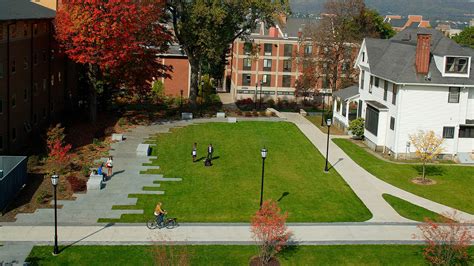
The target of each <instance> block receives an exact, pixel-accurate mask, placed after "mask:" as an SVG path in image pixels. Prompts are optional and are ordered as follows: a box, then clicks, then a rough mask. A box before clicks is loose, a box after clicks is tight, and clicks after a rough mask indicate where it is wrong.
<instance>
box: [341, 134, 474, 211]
mask: <svg viewBox="0 0 474 266" xmlns="http://www.w3.org/2000/svg"><path fill="white" fill-rule="evenodd" d="M334 142H335V143H336V144H337V145H338V146H339V147H340V148H341V149H343V150H344V152H346V153H347V154H348V155H349V156H350V157H351V158H352V159H353V160H354V161H355V162H356V163H358V164H359V165H360V166H362V167H363V168H364V169H365V170H367V171H369V172H370V173H371V174H373V175H375V176H376V177H378V178H380V179H382V180H384V181H386V182H388V183H390V184H392V185H394V186H397V187H399V188H401V189H404V190H406V191H409V192H412V193H414V194H416V195H419V196H421V197H424V198H427V199H430V200H433V201H436V202H438V203H441V204H444V205H447V206H450V207H453V208H456V209H459V210H462V211H465V212H468V213H471V214H474V200H473V197H474V167H469V166H458V165H429V166H427V169H426V170H427V177H428V178H430V179H433V180H435V181H436V182H437V184H435V185H429V186H424V185H417V184H414V183H412V182H411V180H412V179H413V178H415V177H417V176H421V172H422V168H421V165H415V164H396V163H390V162H386V161H383V160H381V159H379V158H377V157H375V156H374V155H372V154H370V153H369V152H367V151H365V150H364V149H363V148H361V147H359V146H357V145H356V144H355V143H353V142H351V141H350V140H346V139H335V140H334Z"/></svg>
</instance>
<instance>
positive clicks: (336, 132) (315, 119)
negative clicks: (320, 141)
mask: <svg viewBox="0 0 474 266" xmlns="http://www.w3.org/2000/svg"><path fill="white" fill-rule="evenodd" d="M306 119H308V120H309V121H310V122H311V123H313V124H314V125H315V126H317V127H318V128H319V130H321V131H322V132H323V133H328V127H327V126H326V123H324V126H321V115H315V116H306ZM331 135H346V133H344V130H342V129H340V128H339V127H337V126H331Z"/></svg>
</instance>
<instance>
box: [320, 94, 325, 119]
mask: <svg viewBox="0 0 474 266" xmlns="http://www.w3.org/2000/svg"><path fill="white" fill-rule="evenodd" d="M322 95H323V112H322V113H321V126H324V98H325V97H324V96H325V95H324V92H323V93H322Z"/></svg>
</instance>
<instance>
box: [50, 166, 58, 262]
mask: <svg viewBox="0 0 474 266" xmlns="http://www.w3.org/2000/svg"><path fill="white" fill-rule="evenodd" d="M51 183H52V184H53V187H54V250H53V255H54V256H57V255H58V254H59V249H58V201H57V197H56V187H57V186H58V183H59V176H58V175H57V174H53V175H52V176H51Z"/></svg>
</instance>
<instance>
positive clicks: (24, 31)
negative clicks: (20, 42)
mask: <svg viewBox="0 0 474 266" xmlns="http://www.w3.org/2000/svg"><path fill="white" fill-rule="evenodd" d="M23 36H28V24H26V23H25V24H23Z"/></svg>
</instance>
